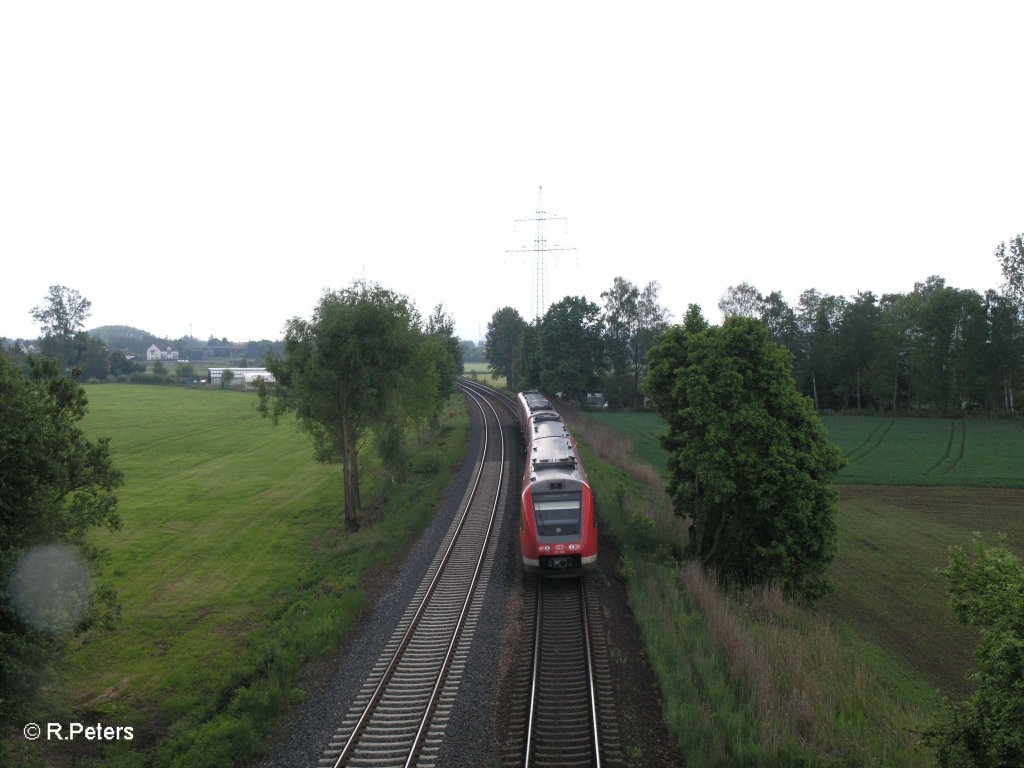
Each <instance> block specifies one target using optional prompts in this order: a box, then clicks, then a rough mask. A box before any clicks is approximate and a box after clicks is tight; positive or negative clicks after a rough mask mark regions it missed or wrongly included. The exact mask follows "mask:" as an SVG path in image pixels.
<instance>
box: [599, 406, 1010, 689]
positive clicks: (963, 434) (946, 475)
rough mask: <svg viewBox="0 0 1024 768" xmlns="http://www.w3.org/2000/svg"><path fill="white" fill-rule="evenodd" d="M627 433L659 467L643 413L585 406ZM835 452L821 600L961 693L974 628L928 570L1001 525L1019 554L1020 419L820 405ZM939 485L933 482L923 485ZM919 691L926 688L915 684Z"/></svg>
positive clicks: (930, 679) (654, 426) (877, 643)
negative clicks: (834, 539)
mask: <svg viewBox="0 0 1024 768" xmlns="http://www.w3.org/2000/svg"><path fill="white" fill-rule="evenodd" d="M587 416H588V418H590V419H593V420H595V421H598V422H600V423H603V424H606V425H608V426H612V427H614V428H616V429H619V430H621V431H622V432H623V433H625V434H628V435H629V436H630V438H631V439H632V440H633V443H634V453H635V455H636V456H637V457H638V458H640V459H641V460H643V461H646V462H649V463H650V464H652V465H653V466H655V467H658V468H659V469H661V470H662V472H663V473H664V472H665V470H664V467H665V453H664V451H663V450H662V449H661V446H660V445H659V444H658V443H657V440H656V435H657V434H659V433H661V432H663V431H664V429H665V424H664V421H663V420H662V419H661V417H659V416H658V415H657V414H654V413H616V412H608V411H602V412H590V413H588V414H587ZM823 421H824V422H825V425H826V427H827V428H828V430H829V435H830V436H831V437H832V439H833V440H834V441H835V442H836V444H837V445H838V446H839V447H840V449H841V450H842V452H843V455H844V456H845V457H846V458H847V460H848V462H849V463H848V464H847V466H846V467H845V468H844V469H843V470H842V471H841V472H840V474H839V478H838V481H839V483H840V505H839V516H838V523H839V556H838V558H837V559H836V561H835V562H834V563H833V565H832V568H831V569H830V578H831V579H832V582H833V584H834V586H835V591H834V592H833V594H832V595H831V596H829V598H828V599H827V600H826V601H825V602H824V604H823V605H822V610H823V611H824V612H826V613H827V614H828V615H830V616H831V617H832V618H833V619H834V620H835V621H836V622H837V623H838V624H839V626H840V627H841V628H843V629H844V631H846V632H847V633H848V636H849V637H850V639H851V641H853V642H855V643H859V644H860V649H861V651H862V652H863V653H866V654H872V653H873V654H876V655H877V656H878V661H879V662H880V663H881V664H883V665H888V666H889V668H890V670H891V671H892V673H893V675H902V676H903V677H904V678H905V680H904V682H908V683H909V685H910V687H911V688H914V687H916V688H917V689H918V691H919V692H920V691H921V690H923V688H922V685H923V686H924V687H925V688H927V687H932V688H934V689H938V690H943V691H947V692H963V691H964V690H965V689H966V687H967V681H966V679H965V676H964V675H965V671H966V669H967V668H968V667H969V666H970V661H971V653H972V649H973V646H974V639H973V638H974V635H973V634H972V633H971V632H970V631H969V630H966V629H964V628H962V627H961V626H960V625H958V624H957V622H956V620H955V619H954V617H953V614H952V611H951V610H950V609H949V607H948V605H947V602H946V592H945V584H944V582H943V580H942V577H941V576H939V574H938V573H937V572H936V569H938V568H941V567H943V566H944V565H945V564H946V562H947V560H948V550H949V547H950V546H952V545H960V546H969V545H970V541H971V534H972V532H973V531H979V532H981V533H982V534H983V535H984V536H985V538H986V540H987V541H989V542H992V541H994V540H995V537H996V536H997V534H1000V533H1004V534H1006V535H1007V537H1008V538H1007V545H1008V546H1009V547H1010V548H1011V549H1013V550H1014V551H1016V552H1017V553H1018V554H1020V555H1022V556H1024V490H1022V489H1024V423H1021V422H1017V421H999V420H983V419H977V420H974V419H963V420H962V419H957V420H952V419H917V418H882V417H869V416H831V417H826V418H824V419H823ZM928 486H939V487H928ZM921 696H922V698H926V697H927V696H926V694H921Z"/></svg>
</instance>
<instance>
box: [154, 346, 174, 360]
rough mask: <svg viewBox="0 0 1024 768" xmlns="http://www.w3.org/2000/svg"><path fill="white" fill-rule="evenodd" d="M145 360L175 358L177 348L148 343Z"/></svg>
mask: <svg viewBox="0 0 1024 768" xmlns="http://www.w3.org/2000/svg"><path fill="white" fill-rule="evenodd" d="M146 359H147V360H177V359H178V350H176V349H173V348H172V347H169V346H168V347H163V348H161V347H158V346H157V345H156V344H150V345H149V349H147V350H146Z"/></svg>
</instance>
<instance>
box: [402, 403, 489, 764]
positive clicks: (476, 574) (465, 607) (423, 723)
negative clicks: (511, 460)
mask: <svg viewBox="0 0 1024 768" xmlns="http://www.w3.org/2000/svg"><path fill="white" fill-rule="evenodd" d="M469 394H470V395H471V396H472V397H474V398H475V397H480V399H481V400H483V402H484V403H485V404H486V405H487V407H488V408H490V409H491V413H493V414H494V419H495V422H496V423H497V425H498V437H499V440H500V443H501V462H500V464H499V465H498V466H499V469H498V481H497V484H496V487H495V490H494V502H493V503H492V504H491V517H490V520H489V521H488V523H487V533H486V534H485V536H484V540H483V543H482V544H481V545H480V554H479V555H478V556H477V559H476V567H475V568H474V569H473V580H472V582H471V583H470V585H469V588H468V589H467V590H466V599H465V600H464V601H463V603H462V610H461V611H460V612H459V620H458V623H457V624H456V626H455V631H454V632H453V633H452V639H451V642H449V643H448V651H447V653H445V657H444V661H443V662H442V663H441V669H440V672H439V673H438V676H437V681H436V682H435V683H434V688H433V690H432V691H431V692H430V698H429V699H428V700H427V706H426V708H425V709H424V711H423V718H422V720H420V726H419V728H418V729H417V731H416V736H415V737H414V739H413V742H412V747H411V748H410V750H409V757H408V759H407V760H406V761H405V768H411V766H412V764H413V761H414V760H415V759H416V754H417V752H418V751H419V747H420V743H421V742H422V741H423V739H424V738H425V737H426V732H427V727H428V726H429V725H430V719H431V717H432V713H433V710H434V706H435V705H436V704H437V699H438V697H439V696H440V695H441V690H442V688H443V687H444V681H445V678H446V677H447V670H448V669H449V668H450V667H451V663H452V657H453V656H454V655H455V649H456V648H457V647H458V644H459V638H460V636H461V634H462V627H463V625H464V624H465V623H466V617H467V616H468V615H469V606H470V604H471V603H472V602H473V597H474V594H475V592H476V585H477V582H478V581H479V580H480V571H481V569H482V568H483V564H484V556H485V555H486V554H487V544H488V543H489V542H490V540H491V533H493V531H494V520H495V518H496V517H497V515H498V502H499V500H500V499H501V482H502V479H503V478H504V476H505V430H504V429H503V428H502V426H501V419H500V418H499V417H498V412H497V411H496V410H494V406H493V405H492V404H491V403H490V402H489V401H488V400H487V398H486V397H484V396H482V395H478V394H477V393H472V392H470V393H469ZM477 406H478V407H479V403H477ZM467 506H468V505H467Z"/></svg>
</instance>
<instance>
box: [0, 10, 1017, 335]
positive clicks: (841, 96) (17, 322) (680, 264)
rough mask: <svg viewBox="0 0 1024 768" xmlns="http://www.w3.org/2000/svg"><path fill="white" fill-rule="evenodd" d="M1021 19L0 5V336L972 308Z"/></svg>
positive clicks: (999, 195) (991, 230)
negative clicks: (378, 291) (57, 322)
mask: <svg viewBox="0 0 1024 768" xmlns="http://www.w3.org/2000/svg"><path fill="white" fill-rule="evenodd" d="M1022 27H1024V3H1011V2H1005V3H990V2H984V0H982V1H981V2H972V3H956V4H954V3H946V2H899V1H898V0H889V1H888V2H859V3H834V2H821V1H820V0H818V1H816V2H802V3H793V2H785V1H784V0H780V1H779V2H761V1H759V2H675V3H656V4H639V3H629V4H626V3H616V4H610V3H602V2H587V3H584V2H550V1H549V2H519V3H486V2H479V1H478V0H477V1H476V2H464V3H444V2H436V3H412V2H400V3H395V2H390V3H389V2H364V3H347V2H336V1H335V2H300V3H284V2H279V3H269V2H251V1H249V2H218V1H217V0H202V1H201V2H190V1H185V2H181V1H178V2H139V1H138V0H131V1H129V2H102V1H100V2H90V3H82V2H46V0H31V2H4V3H2V4H0V262H2V265H3V266H2V276H0V335H3V336H7V337H17V336H25V337H34V336H36V335H37V334H38V328H37V327H36V326H35V325H34V323H33V321H32V319H31V317H30V315H29V310H30V309H31V308H32V307H34V306H36V305H38V304H41V303H42V302H43V299H44V297H45V295H46V292H47V288H48V286H49V285H51V284H58V283H59V284H63V285H67V286H70V287H72V288H75V289H77V290H78V291H80V292H81V293H82V294H83V295H84V296H85V297H87V298H88V299H90V300H91V301H92V308H93V314H92V317H91V318H90V319H89V320H88V322H87V327H90V328H92V327H96V326H99V325H106V324H125V325H132V326H136V327H139V328H143V329H145V330H148V331H150V332H152V333H155V334H157V335H161V336H169V337H172V338H173V337H177V336H181V335H184V334H187V333H188V332H189V328H190V326H191V328H192V332H193V334H194V335H195V336H197V337H200V338H206V337H207V336H209V335H211V334H212V335H216V336H218V337H223V336H227V337H229V338H230V339H232V340H236V341H244V340H247V339H256V338H264V337H266V338H279V337H280V336H281V334H282V328H283V326H284V323H285V321H286V320H287V319H288V318H289V317H292V316H296V315H299V316H303V317H308V316H309V315H310V314H311V311H312V309H313V307H314V306H315V304H316V302H317V300H318V299H319V297H320V295H321V293H322V291H323V289H324V288H343V287H345V286H347V285H349V284H350V283H351V281H352V280H353V279H355V278H361V277H366V278H368V279H370V280H374V281H377V282H379V283H381V284H382V285H384V286H385V287H387V288H391V289H393V290H395V291H397V292H399V293H403V294H406V295H408V296H409V297H410V298H411V299H412V300H413V301H414V302H415V303H416V305H417V306H418V307H419V309H420V311H421V313H423V314H424V315H426V314H427V313H429V311H430V310H431V308H432V307H433V306H434V305H435V304H436V303H438V302H444V304H445V306H446V308H447V309H448V311H449V312H451V313H452V314H453V315H454V316H455V319H456V329H457V332H458V333H459V335H460V336H462V337H466V338H474V339H476V338H482V335H483V333H485V332H486V326H487V321H488V320H489V319H490V317H491V315H492V314H493V313H494V311H495V310H496V309H498V308H499V307H502V306H506V305H511V306H514V307H516V308H517V309H518V310H519V311H520V312H521V313H522V314H523V315H524V317H527V318H529V317H530V316H532V306H531V298H532V296H533V285H532V270H533V263H532V261H531V260H530V259H528V258H526V257H524V256H521V255H518V254H508V253H506V251H507V250H510V249H517V248H520V247H522V246H527V247H532V241H533V238H534V236H535V231H534V229H533V227H532V226H531V225H523V224H520V225H518V226H515V225H514V221H515V219H517V218H524V217H530V216H532V215H533V214H534V212H535V211H536V210H537V207H538V195H537V189H538V186H539V185H543V187H544V198H543V208H544V210H546V211H548V212H552V213H555V214H558V215H561V216H565V217H567V220H568V221H567V226H566V225H565V224H563V223H561V222H557V223H552V224H550V225H549V226H548V228H547V239H548V243H549V245H551V244H553V243H559V244H561V245H565V246H573V247H575V248H576V249H577V250H576V251H575V252H571V253H568V254H566V255H563V256H562V257H561V258H560V259H559V260H558V262H557V264H554V263H552V268H551V269H550V270H549V275H548V283H547V288H546V295H547V298H548V299H549V300H557V299H558V298H561V297H562V296H565V295H567V294H576V295H585V296H586V297H587V298H589V299H591V300H593V301H595V302H597V303H598V304H600V303H601V300H600V293H601V292H602V291H603V290H606V289H608V288H609V287H610V286H611V285H612V281H613V279H614V278H615V276H616V275H622V276H624V277H626V278H628V279H630V280H632V281H633V282H634V283H637V284H639V285H641V286H642V285H643V284H645V283H646V282H648V281H649V280H654V279H656V280H658V281H660V283H661V285H662V292H661V299H662V303H663V304H664V305H665V306H666V307H668V308H669V310H670V311H671V312H672V313H673V315H674V317H675V318H676V319H680V318H681V317H682V315H683V314H684V312H685V308H686V305H687V304H689V303H698V304H700V305H702V306H703V308H704V312H705V315H706V316H708V317H709V318H711V319H712V320H717V319H718V317H719V313H718V310H717V302H718V299H719V297H720V296H721V295H722V293H723V292H724V291H725V290H726V288H727V287H728V286H729V285H734V284H737V283H739V282H741V281H743V280H746V281H749V282H751V283H752V284H754V285H755V286H757V287H758V288H759V289H760V290H761V291H762V292H763V293H767V292H769V291H771V290H781V291H782V292H783V293H784V294H785V296H786V298H787V299H788V300H789V301H790V302H791V303H793V302H795V301H796V299H797V297H798V295H799V294H800V292H801V291H803V290H804V289H806V288H811V287H815V288H817V289H818V290H820V291H823V292H828V293H834V294H843V295H851V294H853V293H855V292H856V291H858V290H873V291H875V292H876V293H879V294H880V293H885V292H896V291H899V292H905V291H910V290H912V289H913V284H914V282H915V281H920V280H924V279H925V278H926V277H927V276H928V275H931V274H940V275H942V276H943V277H945V278H946V279H947V282H948V283H949V284H951V285H954V286H957V287H962V288H975V289H977V290H979V291H983V290H985V289H986V288H998V287H999V285H1000V284H1001V282H1002V279H1001V275H1000V272H999V268H998V265H997V263H996V261H995V258H994V257H993V255H992V251H993V249H994V247H995V246H996V245H997V244H998V243H999V242H1000V241H1003V240H1008V239H1009V238H1010V237H1013V236H1014V235H1016V234H1017V233H1019V232H1021V231H1024V173H1022V169H1024V128H1022V127H1024V99H1022V98H1021V92H1022V88H1024V77H1022V75H1024V64H1022V59H1021V57H1020V43H1019V40H1020V31H1021V29H1022Z"/></svg>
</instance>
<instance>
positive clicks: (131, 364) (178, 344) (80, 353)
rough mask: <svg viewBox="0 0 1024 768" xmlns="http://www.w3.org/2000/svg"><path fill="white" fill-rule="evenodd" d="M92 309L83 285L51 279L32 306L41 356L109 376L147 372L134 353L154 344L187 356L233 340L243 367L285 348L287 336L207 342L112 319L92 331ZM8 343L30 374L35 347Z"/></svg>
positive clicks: (189, 373)
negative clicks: (79, 288)
mask: <svg viewBox="0 0 1024 768" xmlns="http://www.w3.org/2000/svg"><path fill="white" fill-rule="evenodd" d="M91 313H92V302H90V301H89V299H87V298H85V297H84V296H82V294H81V293H79V292H78V291H77V290H75V289H74V288H68V287H67V286H63V285H51V286H50V289H49V291H48V293H47V295H46V297H45V299H44V301H43V303H42V304H40V305H39V306H37V307H33V308H32V310H31V311H30V314H31V316H32V319H33V320H35V322H36V324H37V325H39V327H40V330H41V334H40V336H39V337H38V338H37V339H34V340H33V342H34V343H33V344H32V346H33V347H34V351H35V354H36V356H37V357H42V358H45V359H48V360H53V361H54V363H55V364H56V365H57V366H58V368H60V369H61V370H63V371H71V370H77V371H78V375H79V377H80V378H82V379H85V380H99V381H103V380H105V379H107V378H108V377H111V376H113V377H118V376H131V375H132V374H141V373H143V372H145V370H146V364H145V363H144V362H137V361H136V360H134V359H133V358H142V359H143V360H144V359H145V355H146V351H147V350H148V349H149V347H150V346H151V345H153V344H156V345H158V346H160V347H168V346H170V347H173V348H175V349H177V350H179V351H180V352H181V353H182V357H183V358H184V357H187V352H188V351H189V350H193V351H197V350H202V349H203V348H204V347H220V346H231V347H233V348H235V349H237V350H238V365H239V366H240V367H243V368H244V367H246V366H247V365H248V361H249V360H256V361H262V360H263V358H264V357H265V356H266V354H267V352H269V351H273V352H276V353H277V354H280V353H281V352H282V350H283V342H282V341H271V340H270V339H260V340H251V341H247V342H245V343H242V344H232V343H231V342H229V341H228V340H227V339H226V338H225V339H217V338H216V337H213V336H211V337H210V338H209V339H208V340H207V341H206V342H201V341H199V340H198V339H195V338H192V337H191V336H182V337H181V338H179V339H173V340H169V339H165V338H161V337H158V336H154V335H153V334H151V333H149V332H148V331H143V330H140V329H138V328H133V327H131V326H127V325H107V326H102V327H99V328H94V329H92V330H91V331H86V330H85V321H86V320H87V319H88V318H89V316H90V315H91ZM0 341H3V340H2V339H0ZM3 346H4V356H5V357H6V358H7V359H8V360H9V361H10V362H12V363H14V364H15V365H16V366H18V367H20V368H21V369H22V371H23V372H24V373H25V374H28V372H29V362H28V357H29V353H28V352H27V351H26V349H23V347H25V348H29V345H28V344H17V343H10V344H8V343H6V341H5V342H4V345H3ZM156 373H158V374H162V373H164V371H162V370H157V371H156ZM193 376H194V371H193V370H191V369H189V368H187V367H185V368H180V369H179V370H178V378H179V379H189V378H192V377H193ZM136 380H137V379H136Z"/></svg>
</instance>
